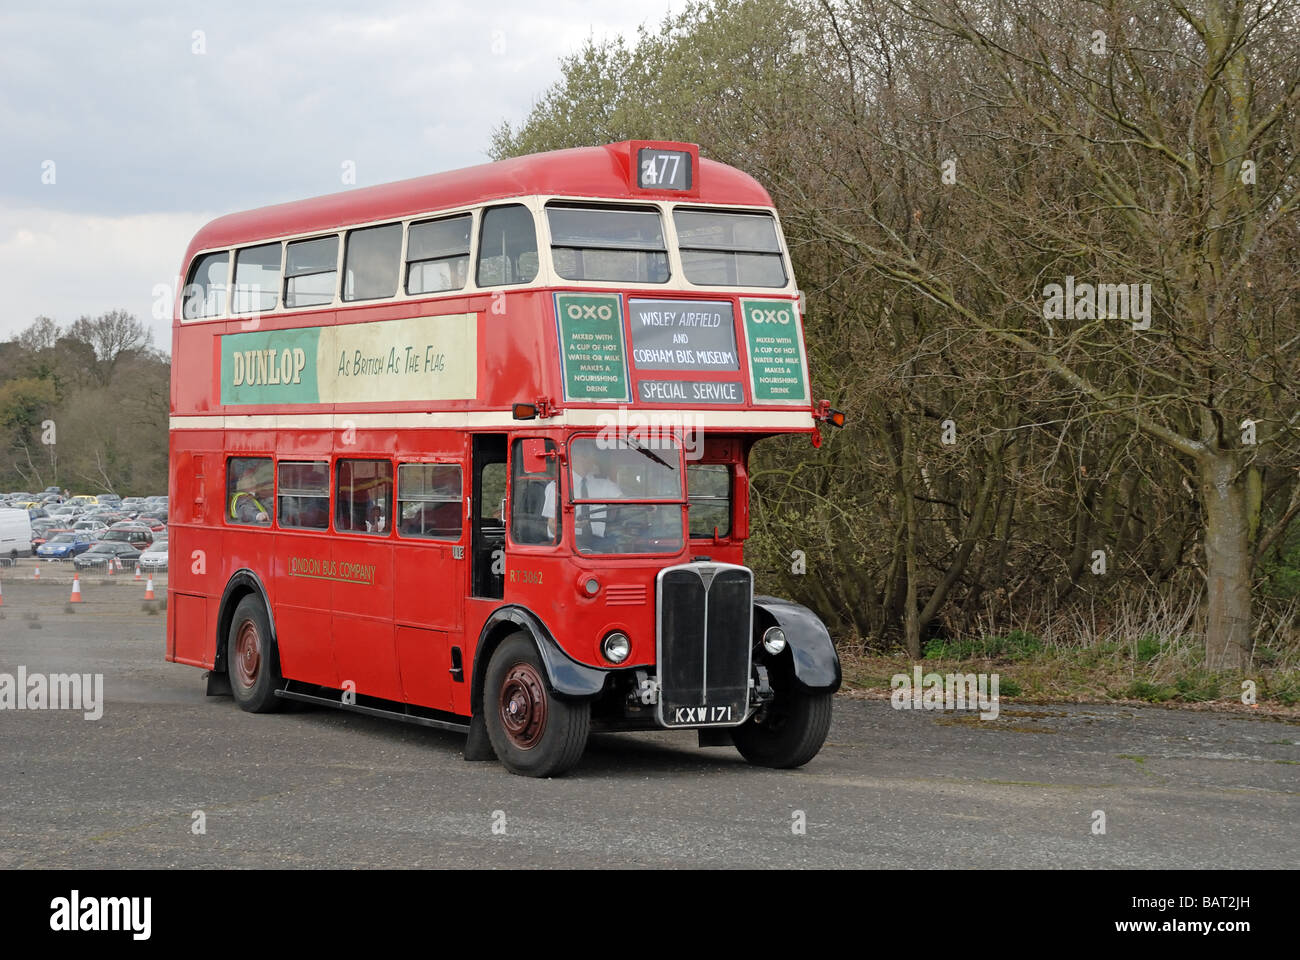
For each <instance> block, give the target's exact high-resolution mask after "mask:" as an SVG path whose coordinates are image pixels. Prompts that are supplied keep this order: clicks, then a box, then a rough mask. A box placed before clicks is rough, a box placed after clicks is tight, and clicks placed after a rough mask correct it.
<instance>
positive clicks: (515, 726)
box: [498, 663, 547, 750]
mask: <svg viewBox="0 0 1300 960" xmlns="http://www.w3.org/2000/svg"><path fill="white" fill-rule="evenodd" d="M546 705H547V698H546V684H545V682H544V681H543V680H542V677H541V675H540V674H539V673H538V672H537V668H536V667H534V666H533V665H532V664H531V663H517V664H515V665H514V666H513V667H511V668H510V670H509V672H508V673H507V674H506V678H505V680H504V681H502V683H501V697H500V700H499V701H498V711H499V713H500V716H501V726H502V727H503V728H504V729H505V732H506V736H507V737H509V738H510V742H511V743H513V744H514V745H515V746H516V747H518V748H519V749H520V750H528V749H530V748H532V747H534V746H536V745H537V741H538V740H540V739H541V738H542V733H543V732H544V731H545V730H546Z"/></svg>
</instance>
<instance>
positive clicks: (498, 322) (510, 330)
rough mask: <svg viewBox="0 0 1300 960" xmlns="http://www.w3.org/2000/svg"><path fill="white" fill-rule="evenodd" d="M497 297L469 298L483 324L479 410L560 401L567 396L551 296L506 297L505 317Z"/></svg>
mask: <svg viewBox="0 0 1300 960" xmlns="http://www.w3.org/2000/svg"><path fill="white" fill-rule="evenodd" d="M499 293H500V291H497V293H496V294H492V295H490V296H489V295H476V296H472V297H470V298H469V309H470V311H471V312H474V313H477V314H478V318H479V320H478V323H479V339H478V342H479V344H480V345H481V346H480V348H479V357H478V363H479V371H478V403H479V405H480V406H481V407H482V408H485V409H498V410H500V409H508V408H509V407H510V405H511V404H512V403H515V402H517V401H518V402H524V403H532V402H533V401H535V400H536V399H538V398H539V397H543V396H549V397H550V398H551V400H552V402H555V401H559V400H560V399H561V398H562V397H563V396H564V392H563V389H562V385H561V384H560V381H559V370H560V361H559V346H558V337H557V335H556V331H555V322H554V320H553V319H552V317H553V314H552V311H551V293H550V291H538V290H521V291H518V292H510V293H507V294H506V295H505V301H504V303H505V307H504V312H503V310H502V305H501V302H500V301H498V299H497V295H498V294H499Z"/></svg>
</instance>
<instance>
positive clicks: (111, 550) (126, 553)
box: [72, 540, 140, 570]
mask: <svg viewBox="0 0 1300 960" xmlns="http://www.w3.org/2000/svg"><path fill="white" fill-rule="evenodd" d="M139 558H140V551H139V550H137V549H136V548H135V547H133V546H131V544H129V543H112V542H107V543H106V542H104V541H103V540H100V541H99V542H97V543H93V544H91V546H90V549H89V550H87V551H86V552H85V553H82V554H80V555H78V556H77V557H76V559H74V560H73V561H72V565H73V566H75V567H76V568H77V569H78V570H91V569H94V568H97V567H98V568H103V569H107V568H108V565H109V564H110V563H112V562H113V561H114V560H120V561H122V566H124V567H126V566H130V565H132V564H134V563H135V561H136V560H138V559H139Z"/></svg>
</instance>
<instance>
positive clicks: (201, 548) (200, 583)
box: [167, 430, 225, 667]
mask: <svg viewBox="0 0 1300 960" xmlns="http://www.w3.org/2000/svg"><path fill="white" fill-rule="evenodd" d="M222 442H223V437H222V433H221V431H220V430H175V431H172V434H171V437H170V447H171V457H170V465H171V470H170V473H171V476H170V481H169V483H168V496H169V498H170V500H169V513H170V515H171V523H170V524H169V535H168V555H167V601H168V602H167V618H168V627H167V659H169V660H174V661H176V662H180V663H190V664H194V665H197V666H203V667H211V666H212V665H213V658H214V657H215V655H216V634H215V631H216V623H217V615H218V611H217V609H216V608H217V605H218V604H217V602H216V600H217V598H219V597H220V596H221V592H222V590H223V589H224V588H225V581H224V580H222V579H221V575H222V570H221V560H220V558H221V553H222V551H221V531H220V530H214V529H212V528H211V527H209V526H207V524H209V523H211V522H212V518H213V517H217V518H218V522H219V517H220V506H219V502H220V500H221V475H222V469H223V468H222V453H221V449H222ZM205 597H206V598H208V599H207V600H206V601H204V600H203V598H205ZM183 598H188V599H183ZM195 601H201V602H195Z"/></svg>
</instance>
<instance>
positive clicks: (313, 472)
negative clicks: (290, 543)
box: [278, 461, 330, 530]
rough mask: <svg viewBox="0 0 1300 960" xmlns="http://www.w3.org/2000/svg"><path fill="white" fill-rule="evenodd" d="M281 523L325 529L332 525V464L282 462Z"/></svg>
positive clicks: (302, 527)
mask: <svg viewBox="0 0 1300 960" xmlns="http://www.w3.org/2000/svg"><path fill="white" fill-rule="evenodd" d="M279 494H280V497H279V507H278V516H279V523H280V526H282V527H296V528H300V529H307V530H324V529H326V528H328V527H329V525H330V467H329V464H328V463H325V462H323V461H320V462H315V463H286V462H285V461H281V462H280V490H279Z"/></svg>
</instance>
